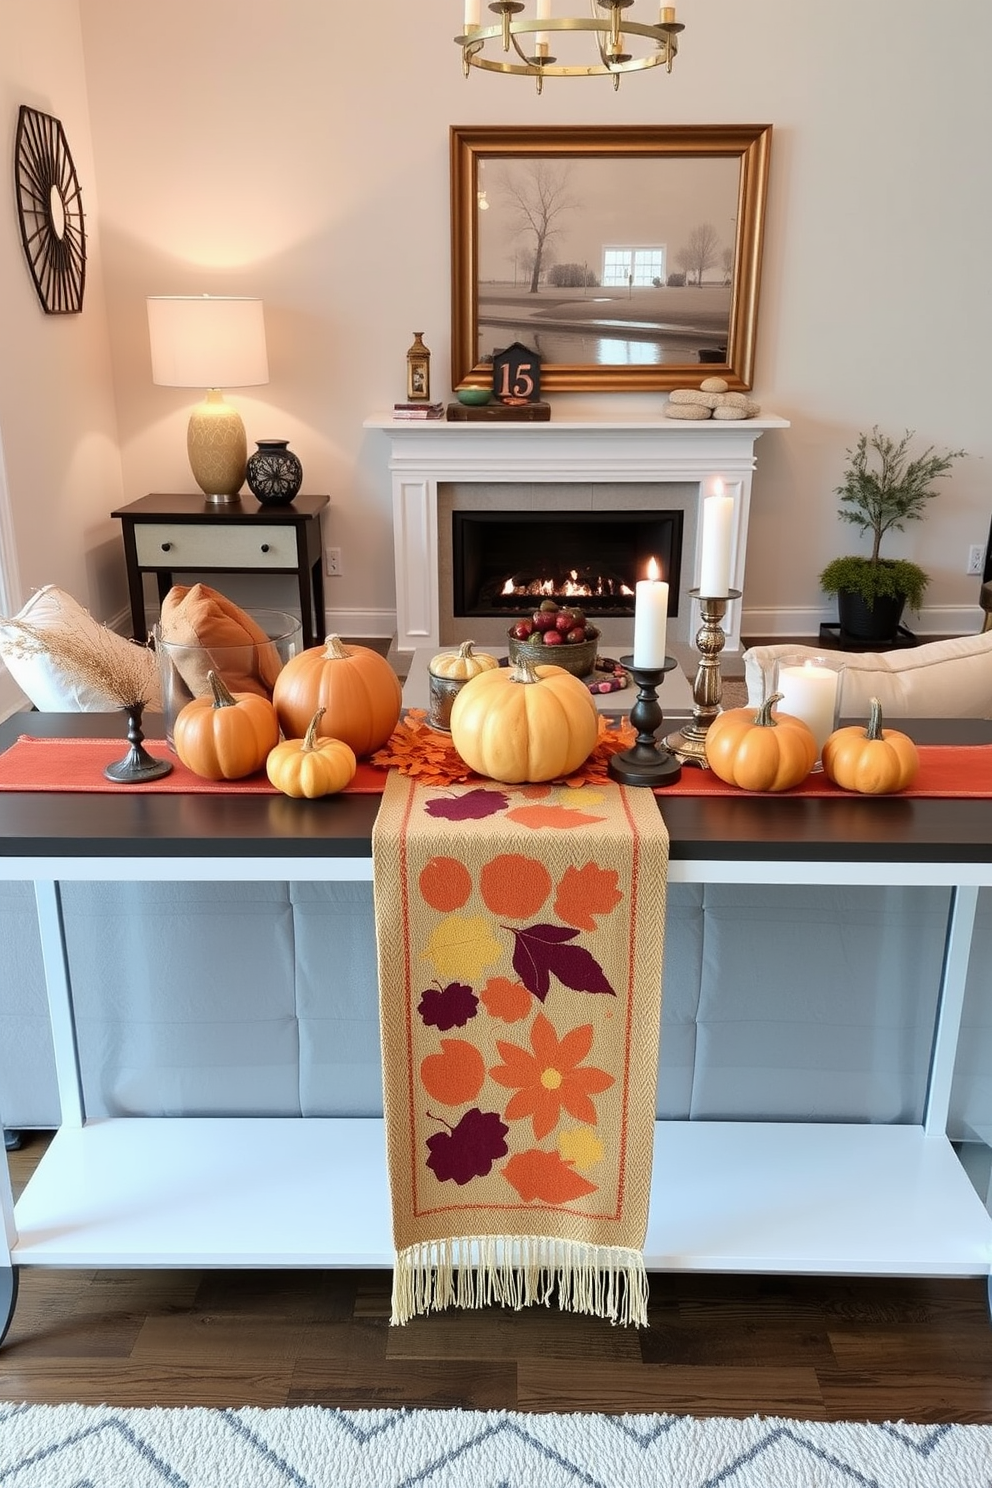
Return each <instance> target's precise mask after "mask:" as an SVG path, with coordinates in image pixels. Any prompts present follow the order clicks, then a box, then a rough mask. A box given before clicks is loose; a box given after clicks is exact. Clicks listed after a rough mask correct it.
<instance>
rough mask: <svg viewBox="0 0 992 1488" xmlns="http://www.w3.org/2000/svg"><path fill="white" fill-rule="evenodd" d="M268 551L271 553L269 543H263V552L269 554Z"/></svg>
mask: <svg viewBox="0 0 992 1488" xmlns="http://www.w3.org/2000/svg"><path fill="white" fill-rule="evenodd" d="M268 551H269V545H268V543H263V544H262V552H263V553H267V552H268Z"/></svg>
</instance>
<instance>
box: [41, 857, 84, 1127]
mask: <svg viewBox="0 0 992 1488" xmlns="http://www.w3.org/2000/svg"><path fill="white" fill-rule="evenodd" d="M34 895H35V903H36V905H37V909H38V932H39V935H40V937H41V955H42V961H43V963H44V968H45V988H46V991H47V993H48V1010H49V1015H50V1017H51V1020H52V1042H53V1045H54V1049H55V1073H56V1076H57V1079H58V1087H59V1101H60V1103H61V1108H62V1125H63V1126H82V1124H83V1114H84V1113H83V1092H82V1086H81V1084H80V1078H79V1056H78V1052H77V1049H76V1025H75V1022H74V1019H73V1016H72V991H71V988H70V985H69V966H68V962H67V960H66V949H65V931H64V929H63V925H62V901H61V899H60V897H59V886H58V884H57V883H56V882H55V881H54V880H53V879H36V880H35V886H34Z"/></svg>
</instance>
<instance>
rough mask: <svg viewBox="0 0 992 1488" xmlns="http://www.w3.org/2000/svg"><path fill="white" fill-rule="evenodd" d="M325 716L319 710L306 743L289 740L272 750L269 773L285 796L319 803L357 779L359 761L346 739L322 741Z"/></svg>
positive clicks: (307, 732)
mask: <svg viewBox="0 0 992 1488" xmlns="http://www.w3.org/2000/svg"><path fill="white" fill-rule="evenodd" d="M323 716H324V710H323V708H318V709H317V711H316V713H315V714H314V715H313V717H312V718H311V720H310V723H309V725H308V726H307V731H306V733H305V734H304V736H303V738H302V739H285V740H284V741H283V742H282V743H281V744H277V745H276V746H275V748H274V749H270V750H269V757H268V759H267V760H266V761H265V773H266V775H268V777H269V780H270V781H271V783H272V784H273V785H274V786H275V788H276V790H280V791H282V793H283V795H284V796H295V797H297V798H299V797H303V796H305V797H306V799H307V800H308V801H315V800H317V799H318V797H320V796H333V795H335V794H336V793H337V792H338V791H342V790H344V788H345V786H346V785H350V784H351V782H352V781H353V780H354V778H355V771H356V770H357V769H358V761H357V760H356V758H355V752H354V750H353V749H352V748H351V747H350V745H348V744H346V743H345V742H344V740H343V739H318V737H317V728H318V726H319V724H320V720H321V718H322V717H323Z"/></svg>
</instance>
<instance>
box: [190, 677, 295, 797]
mask: <svg viewBox="0 0 992 1488" xmlns="http://www.w3.org/2000/svg"><path fill="white" fill-rule="evenodd" d="M207 681H208V682H209V684H210V695H209V696H208V697H196V698H192V699H191V700H190V701H189V702H188V703H186V704H184V705H183V707H182V708H180V710H179V713H178V715H177V717H176V722H175V727H174V728H173V731H172V738H173V743H174V745H175V750H176V753H177V754H178V756H179V758H180V759H181V760H182V762H183V764H184V765H185V766H186V767H187V769H189V770H192V771H193V773H194V775H201V776H202V777H203V778H204V779H205V780H241V779H242V778H243V777H244V776H245V775H253V774H254V773H255V771H256V770H260V769H261V768H262V766H263V765H264V764H265V761H266V759H267V757H268V753H269V750H270V749H272V748H273V746H274V745H276V744H278V742H279V720H278V718H277V717H276V710H275V708H273V706H272V704H271V703H270V702H269V700H268V698H266V697H260V696H259V695H258V693H255V692H231V691H230V689H229V688H228V687H227V685H226V683H225V682H224V680H223V678H221V677H219V676H218V675H217V673H216V672H208V673H207Z"/></svg>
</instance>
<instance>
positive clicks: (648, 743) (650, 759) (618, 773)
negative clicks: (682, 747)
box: [608, 656, 682, 786]
mask: <svg viewBox="0 0 992 1488" xmlns="http://www.w3.org/2000/svg"><path fill="white" fill-rule="evenodd" d="M620 664H621V666H623V667H624V668H625V669H626V670H627V671H628V672H629V673H630V675H631V676H632V677H633V679H634V681H635V682H636V683H637V701H636V702H635V703H634V705H633V707H632V708H631V710H630V721H631V723H632V724H633V725H634V727H635V728H636V729H637V742H636V743H635V744H632V745H631V747H630V748H629V749H624V750H621V751H620V752H619V753H617V754H614V755H611V757H610V763H609V766H608V769H609V773H610V775H611V776H612V777H613V779H614V780H618V781H619V782H620V784H621V785H648V786H653V785H673V784H674V783H675V781H676V780H678V778H679V776H680V775H681V774H682V766H681V765H680V764H679V762H678V760H677V759H676V758H675V756H674V754H672V753H671V751H670V750H669V749H667V748H666V746H665V745H664V744H663V743H659V741H658V738H657V734H658V730H659V728H660V727H661V725H662V721H663V719H664V714H663V713H662V711H661V706H660V704H659V702H658V688H659V687H660V686H661V684H662V682H664V680H665V673H666V672H673V671H674V670H675V668H676V667H677V666H678V662H677V661H676V660H675V657H674V656H666V657H665V665H664V666H663V667H638V666H634V658H633V657H632V656H621V658H620Z"/></svg>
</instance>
